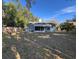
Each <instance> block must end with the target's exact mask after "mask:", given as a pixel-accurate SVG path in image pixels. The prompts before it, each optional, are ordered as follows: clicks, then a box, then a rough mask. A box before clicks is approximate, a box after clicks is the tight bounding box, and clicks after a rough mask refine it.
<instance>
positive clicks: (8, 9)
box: [3, 3, 16, 26]
mask: <svg viewBox="0 0 79 59" xmlns="http://www.w3.org/2000/svg"><path fill="white" fill-rule="evenodd" d="M3 11H4V14H5V17H3V25H6V26H15V17H16V15H15V14H16V7H15V6H14V5H13V4H12V3H8V4H6V5H4V6H3Z"/></svg>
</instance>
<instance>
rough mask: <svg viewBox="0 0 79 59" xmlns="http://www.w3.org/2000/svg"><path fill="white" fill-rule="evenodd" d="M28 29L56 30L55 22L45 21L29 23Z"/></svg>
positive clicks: (32, 30)
mask: <svg viewBox="0 0 79 59" xmlns="http://www.w3.org/2000/svg"><path fill="white" fill-rule="evenodd" d="M26 31H28V32H54V31H55V24H52V23H45V22H36V23H29V25H28V28H27V29H26Z"/></svg>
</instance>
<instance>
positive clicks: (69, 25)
mask: <svg viewBox="0 0 79 59" xmlns="http://www.w3.org/2000/svg"><path fill="white" fill-rule="evenodd" d="M60 28H61V30H66V31H72V30H73V29H75V26H74V25H73V23H68V22H64V23H62V24H60Z"/></svg>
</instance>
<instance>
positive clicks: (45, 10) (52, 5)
mask: <svg viewBox="0 0 79 59" xmlns="http://www.w3.org/2000/svg"><path fill="white" fill-rule="evenodd" d="M5 1H9V0H5ZM35 1H36V3H35V4H33V5H32V8H31V12H32V13H33V15H34V16H37V17H40V18H42V19H43V20H44V21H49V20H51V19H56V20H58V21H59V22H63V21H64V20H66V19H71V18H73V17H74V16H75V13H76V11H75V8H76V6H75V5H76V1H75V0H35ZM21 4H22V5H23V6H25V5H26V3H25V0H21Z"/></svg>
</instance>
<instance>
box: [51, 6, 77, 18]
mask: <svg viewBox="0 0 79 59" xmlns="http://www.w3.org/2000/svg"><path fill="white" fill-rule="evenodd" d="M57 12H58V13H57V14H55V15H53V16H52V17H51V18H54V17H57V16H60V15H62V14H67V13H73V12H76V6H70V7H66V8H64V9H62V10H59V11H57Z"/></svg>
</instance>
